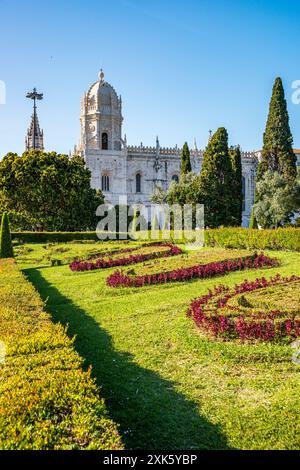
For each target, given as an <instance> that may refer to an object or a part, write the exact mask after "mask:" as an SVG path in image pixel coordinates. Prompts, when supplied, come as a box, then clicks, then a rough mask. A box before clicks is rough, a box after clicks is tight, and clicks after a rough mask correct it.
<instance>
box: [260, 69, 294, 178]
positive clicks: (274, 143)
mask: <svg viewBox="0 0 300 470" xmlns="http://www.w3.org/2000/svg"><path fill="white" fill-rule="evenodd" d="M268 170H271V171H273V172H275V171H276V172H278V173H279V174H281V175H283V177H284V178H285V179H286V180H287V181H293V180H294V179H295V178H296V174H297V170H296V156H295V154H294V152H293V137H292V134H291V130H290V125H289V115H288V110H287V103H286V99H285V96H284V88H283V85H282V80H281V78H280V77H277V78H276V80H275V84H274V87H273V92H272V97H271V101H270V108H269V116H268V120H267V124H266V129H265V133H264V138H263V150H262V158H261V162H260V164H259V168H258V173H257V180H258V181H259V180H260V179H261V178H262V177H263V175H264V173H265V172H266V171H268Z"/></svg>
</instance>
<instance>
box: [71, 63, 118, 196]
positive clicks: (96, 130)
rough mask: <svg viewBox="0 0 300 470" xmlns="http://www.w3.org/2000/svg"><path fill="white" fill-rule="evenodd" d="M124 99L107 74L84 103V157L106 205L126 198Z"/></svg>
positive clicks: (78, 150)
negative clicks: (106, 79) (123, 125)
mask: <svg viewBox="0 0 300 470" xmlns="http://www.w3.org/2000/svg"><path fill="white" fill-rule="evenodd" d="M122 124H123V116H122V99H121V96H118V95H117V93H116V91H115V89H114V88H113V87H112V86H111V85H110V84H109V83H107V82H106V81H105V79H104V72H103V70H101V71H100V73H99V80H97V81H96V82H94V83H93V84H92V85H91V86H90V88H89V90H88V91H87V93H85V94H84V96H83V97H82V100H81V114H80V129H81V132H80V145H79V148H78V149H77V153H80V154H81V155H82V156H83V157H84V159H85V162H86V166H87V167H88V168H89V170H90V171H91V186H92V187H93V188H95V189H101V190H102V191H103V193H104V195H105V198H106V201H108V202H111V203H113V204H118V198H119V196H122V195H126V193H127V188H126V181H127V145H126V141H123V139H122Z"/></svg>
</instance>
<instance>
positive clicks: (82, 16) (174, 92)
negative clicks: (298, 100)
mask: <svg viewBox="0 0 300 470" xmlns="http://www.w3.org/2000/svg"><path fill="white" fill-rule="evenodd" d="M0 16H1V20H2V21H1V28H0V38H1V53H0V57H1V68H0V80H3V81H4V82H5V83H6V87H7V102H6V105H0V157H2V156H3V155H4V154H5V153H6V152H8V151H16V152H22V151H23V149H24V136H25V133H26V129H27V126H28V124H29V121H30V116H31V103H30V102H29V100H26V99H25V94H26V92H27V91H29V90H31V89H32V88H33V87H34V86H36V87H37V88H38V90H39V91H42V92H44V95H45V99H44V101H43V102H42V103H41V104H40V105H39V117H40V122H41V125H42V127H43V128H44V132H45V144H46V149H47V150H56V151H58V152H68V151H69V149H70V148H72V147H73V145H74V144H75V143H76V142H77V141H78V138H79V109H80V98H81V96H82V94H83V93H84V91H85V90H86V89H87V88H88V87H89V85H90V84H91V83H92V82H93V81H95V80H96V79H97V76H98V72H99V69H100V68H101V67H103V69H104V71H105V76H106V80H107V81H108V82H110V83H111V84H112V85H113V86H114V87H115V89H116V90H117V92H118V93H120V94H122V97H123V104H124V109H123V112H124V118H125V121H124V132H126V133H127V138H128V142H129V143H130V144H139V143H140V142H141V141H143V143H144V144H146V145H152V144H154V143H155V137H156V135H157V134H158V135H159V138H160V142H161V144H162V145H165V146H173V145H175V144H178V145H181V144H182V143H183V142H184V141H185V140H187V141H188V142H189V143H190V144H191V145H192V143H193V139H194V137H196V138H197V141H198V146H199V147H201V148H202V147H204V146H205V144H206V142H207V137H208V130H209V129H213V130H215V129H216V128H217V127H219V126H225V127H226V128H227V129H228V131H229V135H230V143H232V144H238V143H239V144H240V145H241V146H242V148H243V149H245V150H252V149H257V148H260V147H261V142H262V133H263V130H264V126H265V121H266V116H267V111H268V103H269V99H270V95H271V89H272V85H273V82H274V79H275V77H276V76H277V75H280V76H281V77H282V78H283V81H284V86H285V90H286V96H287V101H288V107H289V112H290V120H291V127H292V131H293V135H294V142H295V147H300V105H298V106H297V105H294V104H293V103H292V101H291V95H292V89H291V84H292V82H293V81H294V80H300V65H299V50H300V34H299V25H300V2H299V1H289V0H287V1H284V0H272V1H271V0H270V1H267V0H265V1H264V0H262V1H258V0H251V1H250V0H240V1H234V0H232V1H230V0H228V1H225V0H224V1H223V0H214V1H210V0H185V1H183V0H151V1H150V0H109V1H104V0H97V1H96V0H86V1H83V0H72V1H71V0H68V1H66V0H64V1H57V0H52V1H35V0H29V1H26V2H25V1H21V0H17V1H16V0H15V1H13V2H12V1H10V0H0Z"/></svg>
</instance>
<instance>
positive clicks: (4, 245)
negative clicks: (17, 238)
mask: <svg viewBox="0 0 300 470" xmlns="http://www.w3.org/2000/svg"><path fill="white" fill-rule="evenodd" d="M13 256H14V252H13V247H12V242H11V234H10V228H9V220H8V215H7V213H6V212H4V213H3V216H2V222H1V232H0V258H13Z"/></svg>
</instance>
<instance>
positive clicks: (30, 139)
mask: <svg viewBox="0 0 300 470" xmlns="http://www.w3.org/2000/svg"><path fill="white" fill-rule="evenodd" d="M25 149H26V150H33V149H37V150H44V131H43V130H42V129H40V124H39V119H38V117H37V114H35V115H34V114H33V115H32V118H31V124H30V126H29V128H28V130H27V136H26V137H25Z"/></svg>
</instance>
